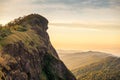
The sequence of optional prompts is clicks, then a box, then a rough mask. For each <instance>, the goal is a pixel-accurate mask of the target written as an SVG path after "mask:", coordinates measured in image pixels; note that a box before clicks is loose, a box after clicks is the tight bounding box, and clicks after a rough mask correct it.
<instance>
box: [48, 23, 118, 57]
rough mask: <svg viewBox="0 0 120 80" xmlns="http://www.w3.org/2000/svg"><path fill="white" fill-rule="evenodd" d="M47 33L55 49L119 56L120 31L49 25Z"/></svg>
mask: <svg viewBox="0 0 120 80" xmlns="http://www.w3.org/2000/svg"><path fill="white" fill-rule="evenodd" d="M79 26H81V25H79ZM105 27H106V26H105ZM48 32H49V35H50V39H51V41H52V44H53V45H54V47H55V48H56V49H64V50H65V49H67V50H74V49H75V50H82V51H86V50H96V51H104V52H108V53H114V54H118V55H120V29H109V28H108V29H104V28H85V27H66V26H64V25H61V26H53V25H49V29H48Z"/></svg>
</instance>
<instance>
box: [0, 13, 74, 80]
mask: <svg viewBox="0 0 120 80" xmlns="http://www.w3.org/2000/svg"><path fill="white" fill-rule="evenodd" d="M47 25H48V20H47V19H46V18H44V17H43V16H40V15H38V14H30V15H28V16H24V17H20V18H18V19H15V20H14V21H12V22H9V23H8V24H7V25H5V26H3V27H0V80H76V79H75V77H74V76H73V74H72V73H71V72H70V71H69V70H68V69H67V68H66V66H65V65H64V63H63V62H62V61H61V60H60V58H59V57H58V54H57V53H56V50H55V49H54V48H53V46H52V45H51V42H50V40H49V36H48V33H47V32H46V31H47V29H48V27H47Z"/></svg>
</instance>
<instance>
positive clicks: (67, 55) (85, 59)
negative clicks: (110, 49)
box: [58, 50, 112, 70]
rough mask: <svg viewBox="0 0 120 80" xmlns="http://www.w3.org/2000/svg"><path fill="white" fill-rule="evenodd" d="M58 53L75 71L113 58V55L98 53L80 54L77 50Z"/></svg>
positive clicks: (59, 51)
mask: <svg viewBox="0 0 120 80" xmlns="http://www.w3.org/2000/svg"><path fill="white" fill-rule="evenodd" d="M58 53H59V56H60V58H61V59H62V60H63V62H64V63H65V64H66V66H67V67H68V68H69V69H70V70H74V69H76V68H79V67H82V66H85V65H89V64H91V63H95V62H98V61H100V60H102V59H105V58H107V57H109V56H112V55H111V54H107V53H104V52H98V51H87V52H79V51H75V50H70V51H69V50H58Z"/></svg>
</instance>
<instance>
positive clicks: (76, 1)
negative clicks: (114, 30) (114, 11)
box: [32, 0, 120, 8]
mask: <svg viewBox="0 0 120 80" xmlns="http://www.w3.org/2000/svg"><path fill="white" fill-rule="evenodd" d="M32 3H33V4H48V3H49V4H65V5H67V6H69V7H70V6H71V7H77V8H85V7H92V8H93V7H94V8H102V7H103V8H108V7H115V6H119V5H120V1H119V0H34V1H32Z"/></svg>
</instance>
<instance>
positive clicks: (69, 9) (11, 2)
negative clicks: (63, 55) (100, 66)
mask: <svg viewBox="0 0 120 80" xmlns="http://www.w3.org/2000/svg"><path fill="white" fill-rule="evenodd" d="M31 13H38V14H40V15H43V16H45V17H46V18H47V19H48V20H49V30H48V32H49V34H50V39H51V41H52V44H53V46H54V47H55V48H56V49H78V50H99V51H105V52H110V53H114V54H119V55H120V0H0V24H3V25H4V24H6V23H7V22H9V21H11V20H13V19H14V18H18V17H20V16H24V15H28V14H31Z"/></svg>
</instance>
